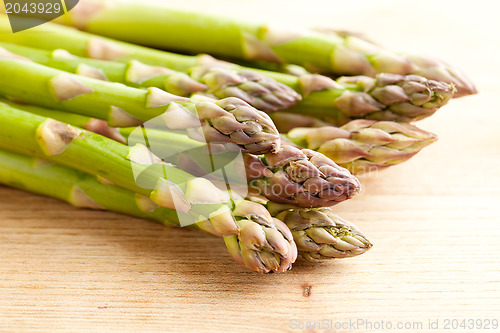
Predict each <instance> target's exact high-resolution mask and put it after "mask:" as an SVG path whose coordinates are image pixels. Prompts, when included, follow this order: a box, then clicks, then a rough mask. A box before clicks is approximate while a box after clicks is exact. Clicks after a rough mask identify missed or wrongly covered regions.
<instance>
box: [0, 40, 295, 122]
mask: <svg viewBox="0 0 500 333" xmlns="http://www.w3.org/2000/svg"><path fill="white" fill-rule="evenodd" d="M2 49H3V50H6V51H8V52H11V53H14V54H17V55H20V56H23V57H25V58H28V59H30V60H32V61H34V62H36V63H39V64H41V65H44V66H48V67H52V68H56V69H60V70H63V71H66V72H71V73H75V74H79V75H83V76H88V77H92V78H95V79H100V80H104V81H112V82H119V83H123V84H126V85H128V86H131V87H156V88H160V89H163V90H165V91H167V92H169V93H172V94H175V95H180V96H188V95H190V94H193V93H196V92H206V93H208V94H213V95H214V96H216V97H217V98H226V97H238V98H240V99H243V100H244V101H245V102H247V103H249V104H250V105H252V106H254V107H256V108H258V109H260V110H263V111H267V112H271V111H276V110H281V109H286V108H288V107H290V106H292V105H293V104H295V103H296V102H297V101H298V100H299V99H300V98H301V96H300V95H299V94H297V93H296V92H295V91H294V90H292V89H290V88H289V87H287V86H286V85H284V84H282V83H278V82H276V81H274V80H272V79H270V78H268V77H265V76H261V75H258V74H256V73H253V72H251V71H248V70H236V69H232V68H229V67H227V66H222V65H221V64H219V63H217V62H211V63H206V64H205V65H199V66H196V67H193V68H191V69H190V70H189V73H190V75H187V74H186V73H183V72H178V71H174V70H171V69H169V68H166V67H159V66H149V65H146V64H143V63H141V62H139V61H137V60H132V61H129V62H127V63H119V62H113V61H105V60H97V59H89V58H83V57H77V56H74V55H72V54H71V53H69V52H67V51H65V50H63V49H57V50H54V51H47V50H42V49H36V48H32V47H26V46H20V45H15V44H11V43H0V53H1V52H2V51H3V50H2ZM4 53H5V51H4Z"/></svg>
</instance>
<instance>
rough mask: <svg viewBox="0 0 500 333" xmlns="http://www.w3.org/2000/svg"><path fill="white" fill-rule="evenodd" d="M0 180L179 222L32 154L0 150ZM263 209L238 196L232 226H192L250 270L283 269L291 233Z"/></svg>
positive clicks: (293, 252)
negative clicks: (220, 242) (220, 240)
mask: <svg viewBox="0 0 500 333" xmlns="http://www.w3.org/2000/svg"><path fill="white" fill-rule="evenodd" d="M0 183H2V184H5V185H8V186H13V187H16V188H19V189H22V190H26V191H29V192H34V193H38V194H42V195H46V196H49V197H53V198H57V199H60V200H63V201H66V202H68V203H70V204H72V205H74V206H76V207H82V208H91V209H106V210H110V211H114V212H119V213H123V214H128V215H132V216H136V217H140V218H145V219H150V220H154V221H157V222H160V223H163V224H165V225H179V224H180V223H179V220H178V213H177V212H176V211H175V210H173V209H168V208H162V207H158V206H157V205H156V204H155V203H153V202H152V201H151V200H150V199H149V198H148V197H145V196H143V195H140V194H136V193H134V192H131V191H128V190H125V189H123V188H120V187H118V186H113V185H106V184H101V183H99V182H98V181H97V180H96V179H95V178H94V177H92V176H90V175H88V174H86V173H83V172H81V171H77V170H74V169H71V168H68V167H65V166H62V165H58V164H47V163H46V162H43V161H42V162H41V163H40V160H37V159H36V158H32V157H28V156H23V155H20V154H16V153H12V152H8V151H5V150H1V149H0ZM263 208H264V207H262V206H261V205H259V204H257V203H253V202H250V201H246V200H238V201H235V203H234V205H233V206H232V208H231V212H232V214H233V215H234V217H235V220H234V222H233V223H232V225H229V224H227V223H225V222H224V221H223V219H222V218H220V219H217V218H212V220H203V221H200V222H198V223H197V224H196V225H195V226H197V227H198V228H199V229H201V230H203V231H207V232H210V233H212V234H214V235H217V236H220V237H224V241H225V243H226V244H227V248H228V250H229V253H230V254H231V256H232V257H233V258H234V259H235V260H236V261H237V262H238V263H240V264H242V265H244V266H246V267H248V268H250V269H251V270H254V271H257V272H260V273H269V272H283V271H286V270H288V269H290V268H291V265H292V263H293V262H294V261H295V258H296V256H297V249H296V246H295V244H294V241H293V238H292V235H291V233H290V231H289V230H288V228H287V227H286V225H284V224H283V222H281V221H280V220H278V219H276V218H272V217H271V215H270V214H269V212H268V211H267V210H265V209H263ZM222 216H223V215H221V217H222ZM221 222H222V223H221Z"/></svg>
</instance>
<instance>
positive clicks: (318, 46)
mask: <svg viewBox="0 0 500 333" xmlns="http://www.w3.org/2000/svg"><path fill="white" fill-rule="evenodd" d="M16 19H18V20H25V21H26V22H24V25H25V26H34V28H31V29H28V30H25V31H21V32H17V33H12V32H10V28H9V21H8V19H7V17H6V16H0V73H2V78H3V79H2V80H1V81H0V96H2V97H0V123H1V124H2V130H0V183H2V184H5V185H8V186H12V187H17V188H20V189H23V190H27V191H30V192H34V193H39V194H42V195H46V196H50V197H54V198H58V199H61V200H64V201H66V202H68V203H70V204H72V205H74V206H76V207H83V208H90V209H105V210H110V211H115V212H119V213H124V214H129V215H133V216H137V217H141V218H145V219H150V220H154V221H158V222H160V223H163V224H165V225H180V226H189V227H193V228H198V229H199V230H202V231H206V232H209V233H211V234H213V235H216V236H219V237H223V239H224V242H225V245H226V247H227V249H228V251H229V254H230V256H231V257H232V258H233V259H234V260H235V261H236V262H238V263H240V264H242V265H244V266H246V267H248V268H249V269H251V270H254V271H257V272H261V273H270V272H283V271H286V270H288V269H290V268H291V266H292V264H293V262H294V261H295V260H296V258H297V256H298V254H300V255H301V256H302V257H304V258H305V259H307V260H310V261H313V262H317V261H322V260H323V259H328V258H346V257H353V256H357V255H359V254H362V253H364V252H366V251H367V250H368V249H370V248H371V246H372V245H371V243H370V242H369V241H368V240H367V238H366V237H365V236H364V235H363V234H362V232H361V231H359V230H358V229H357V228H356V227H355V226H353V225H352V224H350V223H349V222H347V221H345V220H343V219H341V218H340V217H338V216H337V215H335V214H334V212H333V209H332V208H331V207H332V206H334V205H336V204H338V203H340V202H342V201H345V200H347V199H350V198H351V197H352V196H354V195H355V194H356V193H357V192H358V191H359V188H360V182H359V181H358V179H357V178H356V177H355V176H354V175H353V174H358V173H363V172H368V171H372V170H378V169H382V168H386V167H388V166H391V165H395V164H399V163H401V162H403V161H406V160H408V159H409V158H411V157H412V156H413V155H415V154H416V153H418V152H419V151H420V150H421V149H422V148H423V147H425V146H427V145H429V144H431V143H432V142H434V141H435V140H436V136H435V135H434V134H432V133H429V132H426V131H423V130H421V129H419V128H418V127H416V126H414V125H412V124H410V122H413V121H416V120H419V119H422V118H425V117H428V116H430V115H432V114H433V113H434V112H436V111H437V110H438V109H439V108H440V107H442V106H444V105H445V104H446V103H447V102H448V101H449V100H450V99H451V98H452V97H458V96H463V95H466V94H472V93H475V88H474V86H473V84H472V83H471V82H470V81H469V80H468V78H467V77H466V76H465V75H464V74H462V73H461V72H460V71H459V70H457V69H456V68H454V67H452V66H449V65H447V64H446V63H444V62H442V61H439V60H435V59H430V58H425V57H417V56H411V55H402V54H398V53H395V52H392V51H389V50H385V49H383V48H382V47H380V46H378V45H375V44H373V43H371V42H370V41H368V40H367V39H364V38H360V37H359V36H358V35H357V34H348V33H344V32H336V31H301V32H300V33H290V32H288V31H287V32H283V31H278V30H275V29H273V28H271V27H269V26H267V25H259V24H253V23H243V22H240V21H237V20H233V19H226V18H218V17H212V16H209V15H205V14H199V13H188V12H181V11H177V10H171V9H168V8H164V7H158V6H157V5H150V6H148V5H145V4H143V3H139V2H135V3H134V2H119V1H92V0H84V1H80V2H79V4H78V5H77V6H76V7H75V8H74V9H73V10H72V11H70V12H69V13H67V14H65V15H64V16H62V17H61V18H60V19H58V22H59V23H63V24H65V25H70V26H73V27H76V28H78V29H80V30H77V29H74V28H70V27H65V26H63V25H58V24H55V23H44V24H42V25H37V24H36V23H37V22H36V19H34V18H29V17H26V18H21V17H18V18H16ZM38 23H39V22H38ZM81 30H86V31H87V32H84V31H81ZM111 38H116V39H111ZM131 43H136V44H131ZM140 44H142V45H140ZM148 46H149V47H155V48H157V49H154V48H149V47H148ZM166 50H175V51H187V52H197V53H198V52H199V53H203V54H200V55H197V56H189V55H182V54H176V53H171V52H168V51H166ZM213 56H223V57H224V58H225V59H227V58H233V59H234V60H235V61H237V62H239V61H241V62H244V63H246V64H247V65H249V66H254V67H243V66H241V65H237V64H236V63H230V62H227V61H222V60H218V59H216V58H214V57H213ZM271 63H278V64H280V65H279V66H275V65H271ZM301 66H304V67H305V68H303V67H301ZM258 67H266V68H272V69H274V70H264V69H259V68H258ZM285 71H288V73H285ZM323 74H326V75H328V76H325V75H323ZM341 75H344V76H341ZM332 77H335V78H336V79H335V80H334V79H332ZM240 178H241V179H240Z"/></svg>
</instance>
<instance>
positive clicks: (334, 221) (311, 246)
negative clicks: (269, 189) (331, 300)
mask: <svg viewBox="0 0 500 333" xmlns="http://www.w3.org/2000/svg"><path fill="white" fill-rule="evenodd" d="M267 208H268V209H269V211H270V212H271V214H272V215H273V216H275V217H276V218H278V219H281V220H282V221H283V222H285V224H286V225H287V226H288V228H290V230H291V231H292V235H293V239H294V240H295V243H296V244H297V249H298V250H299V254H300V255H302V257H304V258H305V259H306V260H309V261H312V262H320V261H323V260H325V259H340V258H349V257H354V256H358V255H360V254H363V253H365V252H366V251H368V250H369V249H370V248H371V247H372V244H371V243H370V241H368V239H367V238H366V236H365V235H363V233H361V231H359V230H358V228H356V227H355V226H354V225H352V224H351V223H349V222H347V221H345V220H344V219H342V218H341V217H339V216H337V215H336V214H334V213H333V211H332V209H331V208H329V207H322V208H315V209H304V208H297V207H294V206H291V205H283V204H277V203H274V202H269V203H268V204H267Z"/></svg>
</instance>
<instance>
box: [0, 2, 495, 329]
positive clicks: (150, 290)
mask: <svg viewBox="0 0 500 333" xmlns="http://www.w3.org/2000/svg"><path fill="white" fill-rule="evenodd" d="M229 3H230V4H232V6H231V7H229V8H226V9H224V10H222V9H223V5H225V4H229ZM264 3H265V4H266V6H267V8H269V9H270V11H268V12H262V8H264V7H263V6H264ZM356 3H358V2H356ZM375 3H376V4H374V3H371V2H370V3H369V2H366V3H364V4H365V6H364V8H363V9H360V8H358V7H356V6H359V3H358V5H352V4H351V5H347V6H346V7H345V8H338V7H337V6H340V4H341V2H340V1H333V2H332V1H328V2H327V1H307V2H304V3H297V4H289V5H288V6H287V7H285V8H284V9H282V7H281V6H282V5H283V4H284V2H281V1H276V2H269V1H266V2H264V1H261V0H258V1H253V2H252V3H251V4H247V5H243V4H240V5H235V4H234V1H231V2H229V1H219V2H215V3H214V4H213V5H212V4H211V5H210V6H208V5H206V3H205V2H201V1H185V2H184V3H183V4H182V6H189V5H193V4H205V5H203V6H205V7H210V8H207V10H209V11H210V10H213V11H215V10H222V13H225V14H234V15H239V16H240V17H251V16H252V15H258V14H259V18H261V19H268V20H269V19H274V20H275V21H280V22H284V23H290V22H291V21H292V20H294V22H295V21H298V22H300V23H301V24H305V25H313V24H314V25H323V26H334V27H338V28H350V29H355V30H359V31H364V32H365V33H367V34H369V35H370V36H372V37H373V38H375V39H378V40H380V41H382V42H384V43H385V44H388V45H390V46H391V47H394V48H399V49H404V50H410V51H428V52H431V53H433V54H438V55H440V56H442V57H443V58H445V59H449V60H450V61H452V62H454V63H456V64H458V65H460V67H462V68H465V69H467V72H468V73H469V74H470V75H471V76H472V78H473V79H474V80H475V81H476V82H477V85H478V88H479V90H480V92H481V93H480V94H478V95H476V96H471V97H466V98H462V99H458V100H453V101H452V102H451V103H450V104H449V105H448V106H446V107H445V108H443V110H440V111H439V112H438V113H437V114H436V115H435V116H433V117H432V118H430V119H427V120H424V121H422V122H420V123H419V126H421V127H422V128H425V129H427V130H430V131H433V132H436V133H437V134H439V136H440V140H439V141H438V142H437V143H436V144H434V145H433V146H431V147H429V148H427V149H425V150H424V151H423V152H422V153H420V154H419V155H418V156H417V157H415V158H414V159H412V160H411V161H409V162H408V163H405V164H404V165H400V166H397V167H394V168H392V169H390V170H386V171H384V172H380V173H379V174H376V175H372V176H370V177H362V181H363V184H364V192H363V194H362V195H360V196H359V197H357V198H356V199H353V200H351V201H350V202H346V203H345V204H342V205H340V206H339V207H338V208H337V212H338V213H339V214H340V215H341V216H343V217H345V218H346V219H349V220H351V221H352V222H354V223H355V224H356V225H357V226H358V227H359V228H360V229H362V230H363V231H365V233H366V234H367V235H368V236H369V238H370V240H371V241H372V242H373V243H374V245H375V246H374V248H373V249H372V250H371V251H369V252H368V253H366V254H365V255H362V256H360V257H358V258H355V259H350V260H338V261H330V262H327V263H324V264H320V265H313V264H310V263H308V262H305V261H303V260H298V262H297V263H296V265H295V266H294V269H293V270H292V271H290V272H288V273H286V274H274V275H266V276H261V275H258V274H254V273H252V272H249V271H247V270H246V269H245V268H243V267H240V266H238V265H237V264H235V263H233V261H232V260H231V259H230V257H229V256H228V255H227V254H226V250H225V247H224V244H223V242H221V240H220V239H218V238H215V237H211V236H209V235H205V234H203V233H200V232H197V231H192V230H187V229H173V228H164V227H162V226H159V225H157V224H154V223H151V222H148V221H143V220H139V219H135V218H130V217H126V216H122V215H118V214H113V213H106V212H94V211H88V210H79V209H75V208H72V207H70V206H68V205H66V204H63V203H60V202H58V201H56V200H52V199H48V198H43V197H39V196H35V195H31V194H26V193H24V192H21V191H18V190H14V189H9V188H6V187H0V331H1V332H4V331H5V332H27V331H44V332H48V331H50V332H54V331H106V332H108V331H120V332H121V331H205V330H207V331H220V330H228V331H231V332H236V331H243V332H244V331H249V330H250V329H254V330H255V331H259V332H275V331H295V330H294V329H293V323H294V320H297V321H302V322H306V321H309V322H313V321H321V320H332V321H337V322H346V321H347V322H348V321H349V320H354V321H356V320H359V319H360V320H368V321H370V322H372V323H376V322H380V321H382V320H383V321H384V322H388V321H390V322H392V323H393V325H396V323H397V322H399V321H401V322H410V323H412V322H422V323H423V327H422V329H420V330H414V331H420V332H425V331H430V329H429V328H428V326H427V325H428V321H429V320H436V319H440V320H441V322H440V325H441V326H440V328H441V329H443V326H442V325H443V323H444V321H443V320H444V319H446V318H449V319H460V320H461V319H469V318H472V319H485V318H490V319H493V318H496V319H500V315H499V313H500V300H499V299H500V293H499V290H500V259H499V253H500V241H499V239H500V209H499V205H500V145H499V143H500V131H499V130H498V120H499V119H500V118H499V111H500V110H499V106H498V105H499V104H498V102H497V96H498V89H499V84H498V83H497V82H496V78H495V75H498V74H500V73H499V72H498V57H499V52H498V51H499V49H498V45H500V44H499V43H498V41H499V40H498V39H499V37H498V34H495V33H494V32H495V31H499V28H500V24H499V23H498V20H497V19H494V16H493V14H492V9H488V8H485V7H484V6H475V7H474V8H468V7H467V8H466V7H465V6H462V5H460V4H459V3H456V2H449V1H443V2H439V3H436V2H431V1H420V2H418V3H419V4H420V5H419V6H418V7H417V8H410V7H409V6H410V5H411V3H412V4H415V3H414V2H402V1H399V2H397V1H395V0H394V1H383V2H375ZM319 5H321V6H323V7H321V8H322V9H321V10H318V8H320V7H319ZM200 6H202V5H200ZM450 8H451V9H450ZM431 9H432V11H431ZM261 13H262V14H261ZM276 13H280V14H281V15H279V16H277V15H276ZM328 13H330V15H328ZM260 14H261V15H260ZM314 14H317V16H316V17H314V16H313V15H314ZM0 127H1V126H0ZM295 323H297V324H298V322H295ZM363 327H364V326H360V327H358V328H357V329H356V328H353V327H352V326H351V327H344V328H340V329H338V330H333V329H332V330H330V331H331V332H333V331H335V332H356V331H378V332H380V331H383V330H381V329H375V328H372V329H369V328H368V329H364V328H363ZM323 328H324V327H323ZM365 328H366V327H365ZM308 331H323V329H322V328H321V327H318V326H316V329H314V330H308ZM391 331H398V330H396V329H392V330H391ZM434 331H438V330H434ZM443 331H448V332H449V331H450V330H443ZM451 331H453V330H451ZM456 331H469V330H463V329H458V330H456ZM478 331H481V330H478ZM483 331H484V330H483ZM490 331H491V330H490Z"/></svg>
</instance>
